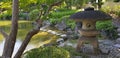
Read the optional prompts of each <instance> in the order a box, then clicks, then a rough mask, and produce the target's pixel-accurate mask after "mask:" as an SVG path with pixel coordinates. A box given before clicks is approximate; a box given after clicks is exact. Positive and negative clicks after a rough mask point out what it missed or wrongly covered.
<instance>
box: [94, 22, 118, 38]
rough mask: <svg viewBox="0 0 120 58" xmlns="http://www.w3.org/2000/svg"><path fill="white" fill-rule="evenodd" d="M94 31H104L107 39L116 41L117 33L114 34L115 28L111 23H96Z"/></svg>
mask: <svg viewBox="0 0 120 58" xmlns="http://www.w3.org/2000/svg"><path fill="white" fill-rule="evenodd" d="M96 29H97V30H104V31H105V32H106V34H107V37H108V38H109V39H116V38H117V32H116V27H115V26H113V24H112V21H111V20H108V21H104V22H103V21H98V22H97V23H96Z"/></svg>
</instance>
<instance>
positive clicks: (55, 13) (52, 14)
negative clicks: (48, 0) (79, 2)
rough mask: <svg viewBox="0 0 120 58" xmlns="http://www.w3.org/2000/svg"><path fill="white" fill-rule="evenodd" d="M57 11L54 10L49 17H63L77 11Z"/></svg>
mask: <svg viewBox="0 0 120 58" xmlns="http://www.w3.org/2000/svg"><path fill="white" fill-rule="evenodd" d="M56 11H57V12H52V13H51V14H50V15H49V17H50V18H62V17H63V16H68V15H71V14H73V13H75V12H76V10H65V11H63V10H62V11H59V10H56Z"/></svg>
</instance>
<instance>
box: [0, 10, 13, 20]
mask: <svg viewBox="0 0 120 58" xmlns="http://www.w3.org/2000/svg"><path fill="white" fill-rule="evenodd" d="M11 18H12V13H11V12H10V11H9V10H6V11H3V12H2V13H1V14H0V19H4V20H10V19H11Z"/></svg>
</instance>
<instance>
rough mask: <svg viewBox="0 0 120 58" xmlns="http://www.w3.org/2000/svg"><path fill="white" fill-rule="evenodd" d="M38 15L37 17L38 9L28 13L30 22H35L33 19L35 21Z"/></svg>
mask: <svg viewBox="0 0 120 58" xmlns="http://www.w3.org/2000/svg"><path fill="white" fill-rule="evenodd" d="M38 15H39V10H38V9H34V10H32V11H31V12H30V13H29V17H30V20H35V19H37V17H38Z"/></svg>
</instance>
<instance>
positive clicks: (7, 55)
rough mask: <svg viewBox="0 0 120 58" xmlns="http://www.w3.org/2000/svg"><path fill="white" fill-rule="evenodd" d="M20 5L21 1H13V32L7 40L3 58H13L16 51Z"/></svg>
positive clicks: (11, 31)
mask: <svg viewBox="0 0 120 58" xmlns="http://www.w3.org/2000/svg"><path fill="white" fill-rule="evenodd" d="M18 3H19V0H13V8H12V26H11V30H10V34H9V36H8V38H7V39H6V40H5V45H4V50H3V54H2V58H11V56H12V53H13V50H14V45H15V42H16V36H17V30H18V14H19V7H18Z"/></svg>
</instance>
